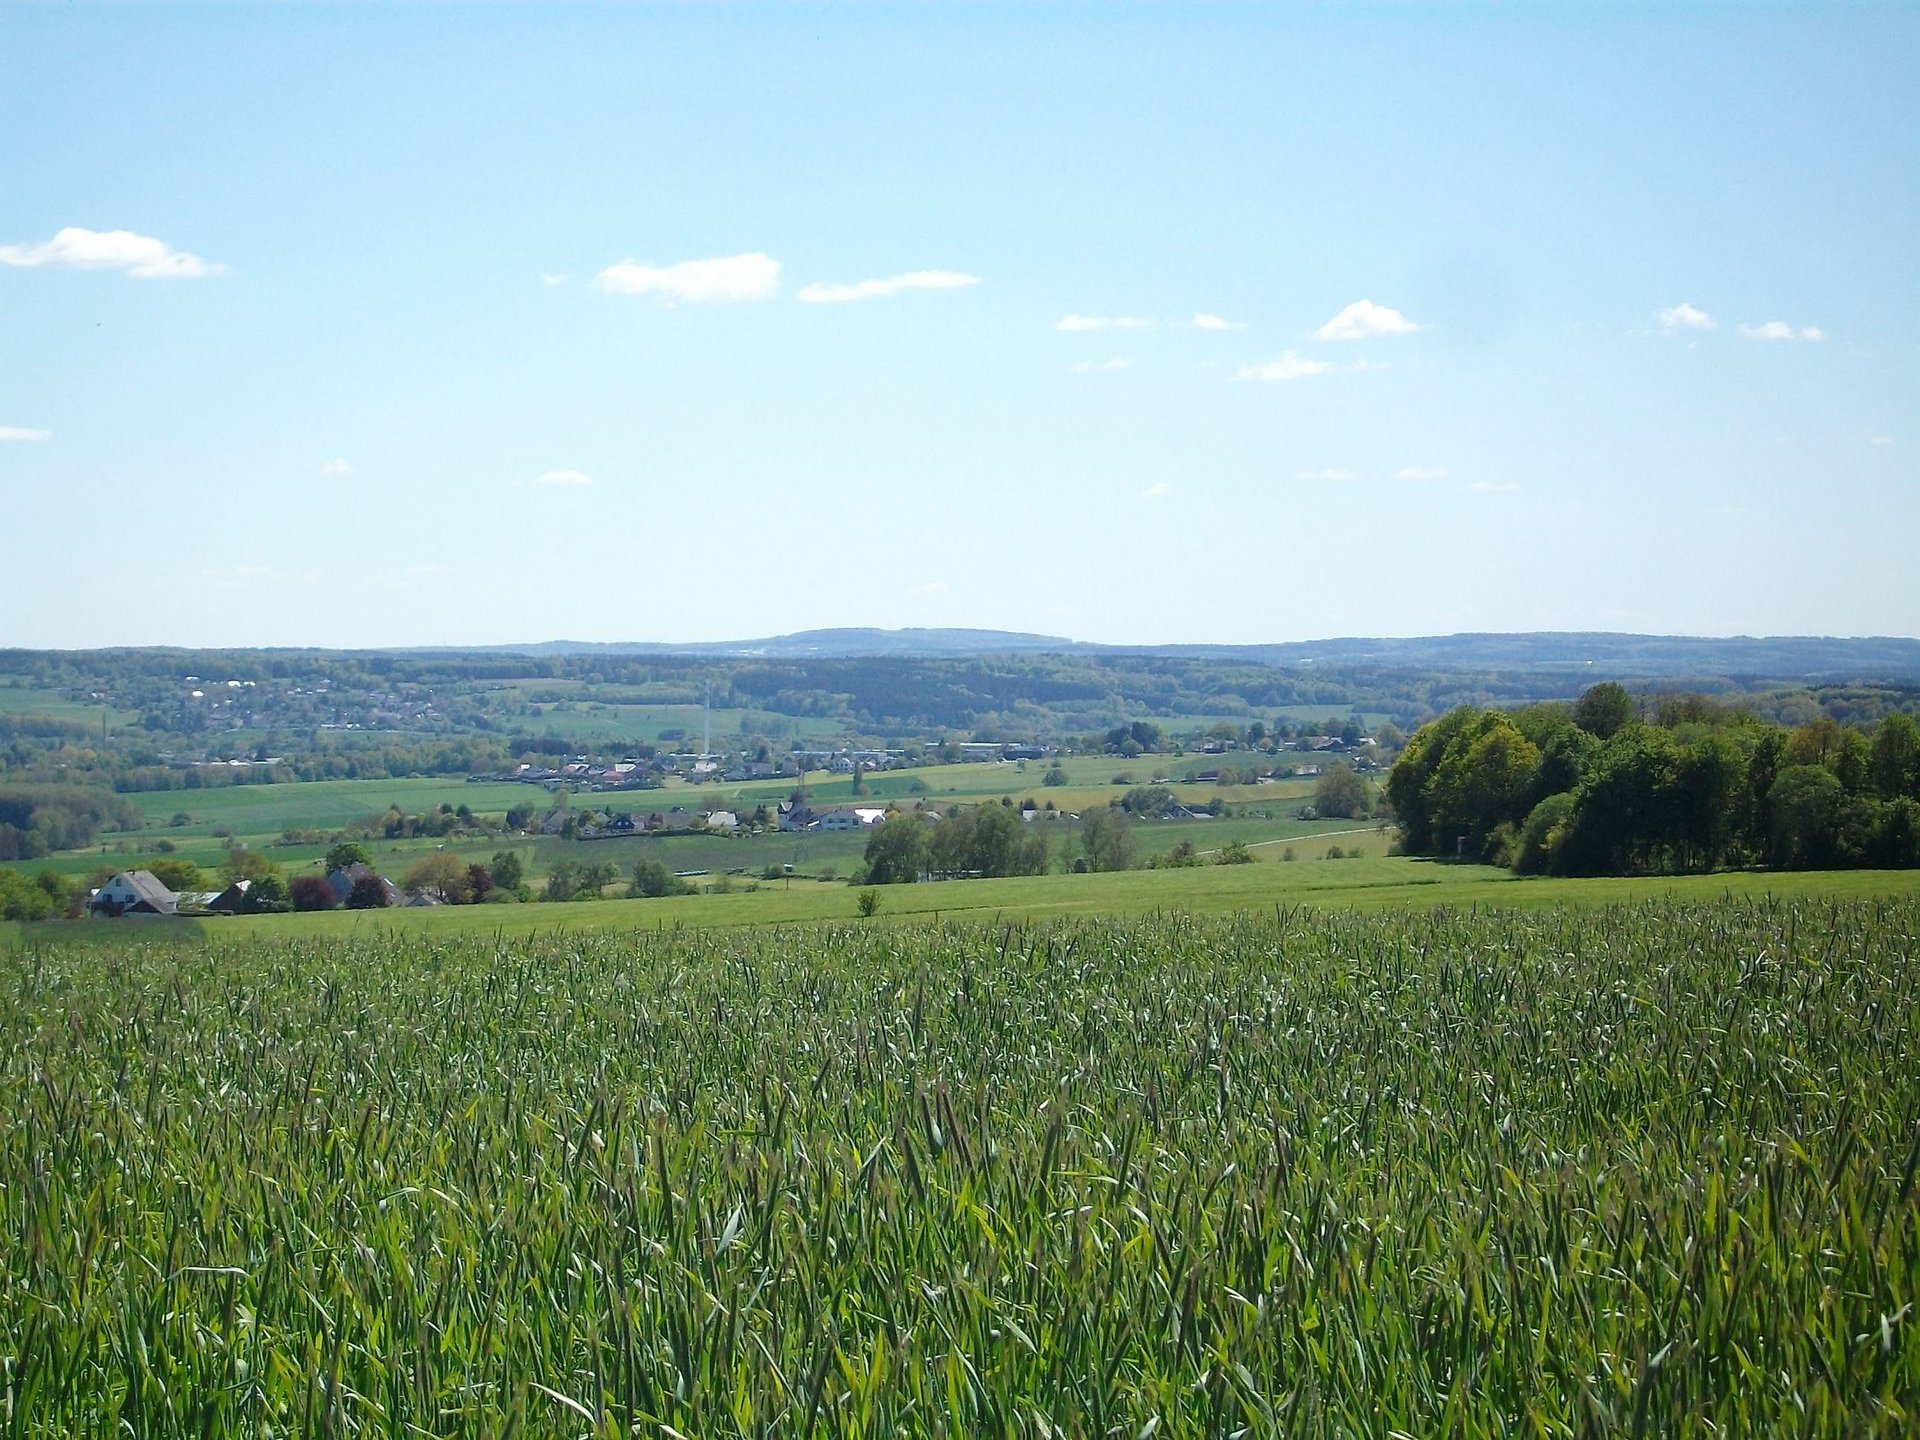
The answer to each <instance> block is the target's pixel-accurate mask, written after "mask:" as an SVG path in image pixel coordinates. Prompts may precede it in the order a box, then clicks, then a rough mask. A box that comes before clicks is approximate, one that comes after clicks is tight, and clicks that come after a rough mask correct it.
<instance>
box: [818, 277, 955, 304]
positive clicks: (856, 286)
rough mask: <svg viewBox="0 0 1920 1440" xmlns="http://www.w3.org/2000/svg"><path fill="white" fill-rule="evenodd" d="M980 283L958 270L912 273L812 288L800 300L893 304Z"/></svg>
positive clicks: (832, 302) (823, 302) (829, 302)
mask: <svg viewBox="0 0 1920 1440" xmlns="http://www.w3.org/2000/svg"><path fill="white" fill-rule="evenodd" d="M979 283H980V277H979V276H978V275H963V274H961V273H960V272H959V271H958V270H910V271H908V272H907V273H906V274H905V275H895V276H894V277H893V278H892V279H890V280H856V281H854V282H853V283H852V284H850V285H839V284H835V285H820V284H816V285H809V286H807V287H806V288H805V289H803V290H802V291H801V292H800V299H801V300H802V301H803V302H804V303H806V304H808V305H845V304H848V303H849V302H851V301H855V300H889V299H891V298H893V297H894V296H895V295H898V294H899V293H900V292H901V291H902V290H964V289H966V288H967V287H968V286H969V285H978V284H979Z"/></svg>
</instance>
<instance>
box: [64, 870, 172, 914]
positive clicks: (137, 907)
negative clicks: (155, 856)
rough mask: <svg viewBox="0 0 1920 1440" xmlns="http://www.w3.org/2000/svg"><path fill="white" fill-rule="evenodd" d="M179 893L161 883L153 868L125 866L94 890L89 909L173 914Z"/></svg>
mask: <svg viewBox="0 0 1920 1440" xmlns="http://www.w3.org/2000/svg"><path fill="white" fill-rule="evenodd" d="M178 905H179V897H178V896H176V895H175V894H174V893H173V891H171V890H169V889H168V888H167V887H166V886H164V885H162V884H161V883H160V880H159V878H158V877H157V876H156V875H155V874H154V873H153V872H152V871H151V870H125V871H122V872H121V873H120V874H118V875H116V876H114V877H113V878H112V879H111V880H109V881H107V883H106V884H104V885H102V886H101V887H100V888H99V889H98V890H96V891H94V892H93V899H92V900H90V901H89V902H88V903H87V909H88V911H89V913H91V914H94V915H107V916H113V917H118V916H121V915H171V914H173V913H174V910H175V909H176V908H177V906H178Z"/></svg>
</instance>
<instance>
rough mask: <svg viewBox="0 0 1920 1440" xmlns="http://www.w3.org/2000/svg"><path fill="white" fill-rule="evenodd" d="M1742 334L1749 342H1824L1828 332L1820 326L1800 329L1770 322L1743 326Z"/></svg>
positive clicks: (1783, 323)
mask: <svg viewBox="0 0 1920 1440" xmlns="http://www.w3.org/2000/svg"><path fill="white" fill-rule="evenodd" d="M1740 333H1741V335H1743V336H1744V337H1745V338H1747V339H1748V340H1814V341H1819V340H1824V339H1826V338H1827V333H1826V331H1824V330H1822V329H1821V328H1820V327H1819V326H1818V325H1802V326H1800V327H1799V328H1798V329H1795V328H1794V327H1793V326H1791V325H1789V324H1787V322H1786V321H1784V320H1769V321H1767V322H1766V323H1765V324H1764V325H1742V326H1741V327H1740Z"/></svg>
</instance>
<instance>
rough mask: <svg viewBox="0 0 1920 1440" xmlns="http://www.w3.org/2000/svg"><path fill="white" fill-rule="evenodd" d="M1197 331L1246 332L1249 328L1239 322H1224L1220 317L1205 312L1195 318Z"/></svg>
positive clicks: (1194, 326)
mask: <svg viewBox="0 0 1920 1440" xmlns="http://www.w3.org/2000/svg"><path fill="white" fill-rule="evenodd" d="M1193 328H1194V329H1196V330H1244V329H1246V328H1247V327H1246V326H1245V325H1244V324H1242V323H1241V322H1239V321H1237V320H1222V319H1221V318H1220V317H1219V316H1218V315H1209V314H1207V313H1206V312H1205V311H1204V310H1203V311H1201V313H1200V314H1198V315H1196V316H1194V317H1193Z"/></svg>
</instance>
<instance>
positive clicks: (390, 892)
mask: <svg viewBox="0 0 1920 1440" xmlns="http://www.w3.org/2000/svg"><path fill="white" fill-rule="evenodd" d="M365 875H373V876H374V878H375V879H377V880H378V881H379V882H380V889H381V891H382V892H383V893H384V894H385V895H386V897H387V904H389V905H404V904H406V903H407V897H406V894H405V893H404V892H403V891H402V890H401V889H400V887H399V886H398V885H396V884H394V883H393V882H392V881H391V880H389V879H387V877H386V876H384V875H375V874H374V871H373V870H372V868H371V867H369V866H366V865H360V864H353V865H349V866H347V867H346V868H345V869H344V870H335V871H334V872H333V873H332V874H331V875H329V876H327V888H328V889H329V890H331V891H333V903H334V904H336V905H344V904H346V903H347V897H348V896H349V895H351V894H353V886H354V882H355V881H357V880H359V879H360V878H361V877H362V876H365Z"/></svg>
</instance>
